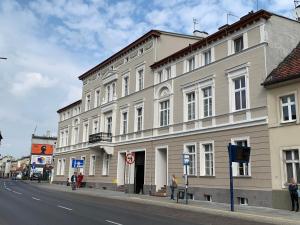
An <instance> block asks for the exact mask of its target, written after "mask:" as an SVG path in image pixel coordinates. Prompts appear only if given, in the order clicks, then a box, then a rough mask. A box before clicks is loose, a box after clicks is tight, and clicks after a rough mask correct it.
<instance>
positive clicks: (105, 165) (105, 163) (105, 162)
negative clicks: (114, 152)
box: [102, 152, 110, 176]
mask: <svg viewBox="0 0 300 225" xmlns="http://www.w3.org/2000/svg"><path fill="white" fill-rule="evenodd" d="M109 160H110V156H109V154H107V153H106V152H104V153H103V161H102V175H103V176H108V174H109Z"/></svg>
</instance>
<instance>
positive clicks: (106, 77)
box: [102, 70, 118, 85]
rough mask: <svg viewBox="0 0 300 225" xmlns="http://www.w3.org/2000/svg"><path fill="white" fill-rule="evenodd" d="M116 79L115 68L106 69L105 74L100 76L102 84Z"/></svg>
mask: <svg viewBox="0 0 300 225" xmlns="http://www.w3.org/2000/svg"><path fill="white" fill-rule="evenodd" d="M117 79H118V74H117V71H116V70H108V71H107V72H106V73H105V74H103V76H102V80H103V84H104V85H105V84H108V83H110V82H112V81H114V80H117Z"/></svg>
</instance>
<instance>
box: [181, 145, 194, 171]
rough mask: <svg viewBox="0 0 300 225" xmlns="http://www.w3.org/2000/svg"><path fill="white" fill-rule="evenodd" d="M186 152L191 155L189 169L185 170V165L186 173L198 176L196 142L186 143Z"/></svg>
mask: <svg viewBox="0 0 300 225" xmlns="http://www.w3.org/2000/svg"><path fill="white" fill-rule="evenodd" d="M184 154H187V155H189V159H190V164H189V165H188V166H187V171H185V166H184V173H185V174H186V173H187V175H189V176H196V175H197V174H196V168H197V161H196V160H197V152H196V144H188V145H185V149H184Z"/></svg>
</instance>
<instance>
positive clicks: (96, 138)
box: [89, 132, 112, 143]
mask: <svg viewBox="0 0 300 225" xmlns="http://www.w3.org/2000/svg"><path fill="white" fill-rule="evenodd" d="M111 140H112V133H105V132H100V133H96V134H91V135H89V143H96V142H100V141H107V142H111Z"/></svg>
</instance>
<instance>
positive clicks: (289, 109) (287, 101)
mask: <svg viewBox="0 0 300 225" xmlns="http://www.w3.org/2000/svg"><path fill="white" fill-rule="evenodd" d="M280 101H281V118H282V122H292V121H296V119H297V116H296V103H295V95H294V94H292V95H286V96H283V97H281V98H280Z"/></svg>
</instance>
